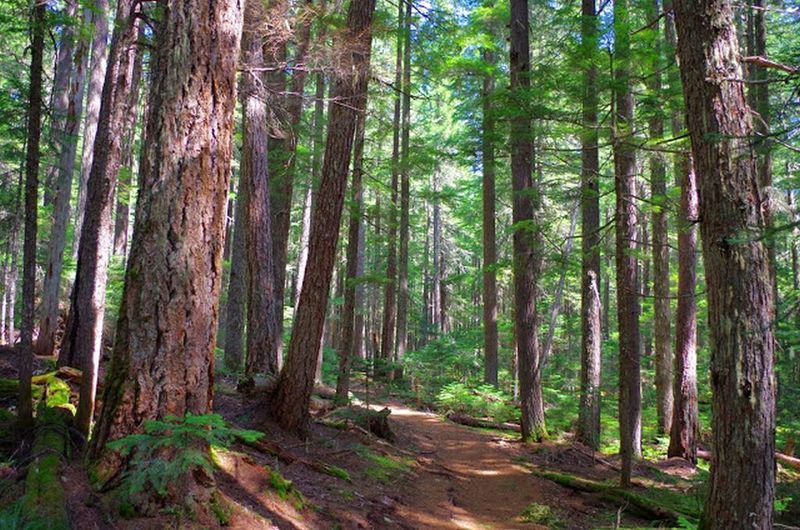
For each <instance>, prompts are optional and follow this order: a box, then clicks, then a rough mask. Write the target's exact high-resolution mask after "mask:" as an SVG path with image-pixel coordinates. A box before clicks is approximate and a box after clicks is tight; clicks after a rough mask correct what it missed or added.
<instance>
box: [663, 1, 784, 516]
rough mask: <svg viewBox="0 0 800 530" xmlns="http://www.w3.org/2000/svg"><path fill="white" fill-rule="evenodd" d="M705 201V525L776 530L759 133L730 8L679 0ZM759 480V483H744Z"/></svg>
mask: <svg viewBox="0 0 800 530" xmlns="http://www.w3.org/2000/svg"><path fill="white" fill-rule="evenodd" d="M674 6H675V25H676V27H677V33H678V54H679V57H680V65H681V76H682V79H683V86H684V98H685V101H686V116H687V124H688V128H689V133H690V135H691V139H692V151H693V154H694V162H695V168H696V170H697V179H698V187H699V197H700V210H699V211H700V220H701V224H700V230H701V234H702V242H703V261H704V265H705V275H706V284H707V290H708V318H709V329H710V333H711V387H712V390H713V403H712V422H713V424H714V430H713V434H712V446H713V463H712V465H711V481H710V486H709V497H708V501H707V502H706V505H705V512H704V515H703V518H702V520H701V524H700V526H701V528H712V529H722V528H725V529H745V528H772V513H773V501H774V499H775V439H774V434H775V396H774V392H775V387H774V372H773V363H774V354H775V337H774V328H773V325H774V317H775V309H774V308H775V306H774V302H775V301H774V299H773V289H772V282H771V276H770V267H769V252H768V248H767V245H766V244H765V243H764V241H763V240H761V239H760V238H759V237H753V235H754V234H755V235H756V236H758V235H760V234H761V233H762V231H763V230H764V228H765V227H766V226H767V223H768V221H767V212H766V210H765V207H764V201H765V198H764V195H763V192H762V190H761V189H760V187H759V172H758V162H757V156H756V153H755V152H754V149H753V145H752V143H751V138H752V136H753V134H754V128H753V125H752V122H751V119H750V114H749V111H748V110H749V109H748V106H747V102H746V99H745V94H744V87H743V85H742V84H741V83H732V82H730V81H729V79H731V78H737V79H740V78H742V68H741V65H740V63H739V59H738V57H739V44H738V41H737V37H736V31H735V28H734V24H733V11H732V7H731V4H730V2H728V1H725V0H701V1H699V2H698V1H690V0H675V2H674ZM743 484H756V485H757V487H743Z"/></svg>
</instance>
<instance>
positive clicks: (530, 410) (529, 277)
mask: <svg viewBox="0 0 800 530" xmlns="http://www.w3.org/2000/svg"><path fill="white" fill-rule="evenodd" d="M529 31H530V28H529V25H528V1H527V0H511V48H510V66H511V97H512V99H513V101H514V102H515V103H516V104H517V105H518V106H519V107H518V108H519V109H520V110H519V111H518V113H517V114H515V116H514V117H513V118H512V120H511V179H512V188H513V196H514V198H513V207H512V210H513V215H512V217H513V223H514V226H515V230H514V307H515V311H514V324H515V325H514V334H515V335H516V338H517V349H518V352H519V363H518V366H517V370H518V372H519V384H520V401H521V408H522V422H521V423H522V439H523V440H526V441H527V440H536V441H539V440H541V439H543V438H546V437H547V429H546V428H545V422H544V400H543V398H542V381H541V377H542V374H541V352H540V350H539V334H538V325H539V315H538V313H537V302H538V300H537V298H538V293H537V289H538V280H539V271H540V268H541V257H540V256H539V255H538V254H537V253H538V250H537V249H538V247H539V243H540V241H539V240H540V235H539V233H538V232H539V227H538V226H535V225H533V226H532V223H534V224H535V223H536V222H537V220H538V215H537V214H538V209H539V203H540V197H539V196H538V194H539V191H540V190H539V189H538V188H537V187H536V186H535V185H534V182H533V179H532V171H533V165H532V164H533V142H532V140H531V139H532V131H531V118H532V116H531V114H530V110H529V109H530V103H529V102H528V101H527V98H528V97H529V92H530V86H531V80H530V72H531V65H530V44H529Z"/></svg>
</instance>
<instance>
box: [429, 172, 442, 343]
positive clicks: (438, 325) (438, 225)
mask: <svg viewBox="0 0 800 530" xmlns="http://www.w3.org/2000/svg"><path fill="white" fill-rule="evenodd" d="M439 200H440V199H439V173H438V171H437V172H435V173H434V175H433V208H432V210H433V212H432V214H433V215H432V216H431V217H432V219H431V225H432V226H431V237H432V238H433V279H432V281H431V319H430V322H431V325H432V326H433V330H434V331H435V332H436V334H437V335H439V334H440V333H441V332H442V209H441V206H440V205H439Z"/></svg>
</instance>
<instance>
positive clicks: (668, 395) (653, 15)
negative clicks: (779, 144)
mask: <svg viewBox="0 0 800 530" xmlns="http://www.w3.org/2000/svg"><path fill="white" fill-rule="evenodd" d="M648 7H649V9H648V10H647V18H648V20H649V21H655V22H654V26H653V29H654V33H652V35H653V36H652V39H650V42H649V43H648V44H649V47H650V49H651V50H652V52H651V53H652V56H653V57H654V59H653V60H652V62H651V68H652V72H653V74H652V76H651V77H650V83H649V84H650V86H649V87H648V88H649V90H650V99H649V101H650V102H651V104H650V105H649V106H650V109H649V110H650V119H649V123H648V129H649V131H648V132H649V135H650V139H651V140H660V139H661V138H663V136H664V119H663V117H662V112H661V108H660V105H661V101H662V96H663V95H662V89H661V70H662V65H663V61H662V60H661V34H660V31H659V30H660V27H661V26H660V18H659V14H660V13H661V7H660V2H659V0H652V2H651V3H650V4H649V6H648ZM650 197H651V201H652V206H653V214H652V217H653V219H652V223H653V248H652V259H653V297H654V299H653V323H654V326H653V327H654V328H655V329H654V338H655V359H656V415H657V418H658V432H659V433H660V434H666V433H669V432H670V426H671V425H672V405H673V395H672V345H671V342H670V341H671V328H670V324H671V323H670V320H671V319H670V299H671V296H670V285H669V232H668V229H669V228H668V226H669V225H668V215H667V214H668V208H667V204H668V199H667V168H666V164H665V161H664V158H663V155H662V154H661V153H658V152H654V153H653V154H652V155H651V157H650Z"/></svg>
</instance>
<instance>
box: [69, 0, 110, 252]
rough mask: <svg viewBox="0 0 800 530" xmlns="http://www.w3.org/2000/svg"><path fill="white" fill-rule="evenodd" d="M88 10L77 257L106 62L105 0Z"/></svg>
mask: <svg viewBox="0 0 800 530" xmlns="http://www.w3.org/2000/svg"><path fill="white" fill-rule="evenodd" d="M89 9H91V11H92V28H93V31H94V34H93V35H92V58H91V63H90V65H89V87H88V92H87V95H86V118H85V119H84V123H83V152H82V154H81V173H80V180H79V182H78V207H77V208H76V209H75V230H74V234H73V243H72V247H73V248H72V257H73V259H77V258H78V246H79V244H78V243H79V241H80V239H81V232H82V231H83V215H84V212H85V211H86V198H87V195H88V191H87V188H88V185H89V174H90V173H91V172H92V161H93V160H94V142H95V138H96V137H97V126H98V123H99V121H100V106H101V103H102V99H103V85H104V84H105V79H106V69H107V65H108V0H94V2H93V3H92V4H91V7H90V8H89Z"/></svg>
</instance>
